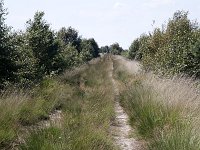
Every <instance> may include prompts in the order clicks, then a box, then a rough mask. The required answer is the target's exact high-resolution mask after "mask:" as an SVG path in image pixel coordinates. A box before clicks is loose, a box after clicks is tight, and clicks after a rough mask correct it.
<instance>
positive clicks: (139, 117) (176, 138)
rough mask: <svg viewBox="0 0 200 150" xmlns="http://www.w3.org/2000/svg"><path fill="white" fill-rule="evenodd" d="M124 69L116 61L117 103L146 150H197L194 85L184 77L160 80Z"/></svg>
mask: <svg viewBox="0 0 200 150" xmlns="http://www.w3.org/2000/svg"><path fill="white" fill-rule="evenodd" d="M120 65H121V67H120ZM124 68H125V67H124V66H123V65H122V64H120V62H118V61H115V76H116V78H117V79H118V80H119V81H120V86H121V92H120V93H121V94H120V102H121V105H122V106H123V107H124V108H125V110H126V112H127V113H128V115H129V117H130V123H131V125H132V126H133V127H135V128H136V129H137V133H138V136H139V137H140V138H142V139H145V140H146V142H147V143H146V144H147V147H148V149H152V150H188V149H191V150H197V149H199V147H200V145H199V144H200V137H199V130H198V126H199V121H197V120H198V118H199V94H198V92H197V89H196V87H195V85H196V82H194V81H192V80H189V79H187V80H186V79H183V78H176V79H173V80H171V79H160V78H158V77H156V76H152V75H151V74H143V73H139V74H130V73H129V72H127V70H126V69H124ZM186 91H187V92H186ZM195 105H196V106H195Z"/></svg>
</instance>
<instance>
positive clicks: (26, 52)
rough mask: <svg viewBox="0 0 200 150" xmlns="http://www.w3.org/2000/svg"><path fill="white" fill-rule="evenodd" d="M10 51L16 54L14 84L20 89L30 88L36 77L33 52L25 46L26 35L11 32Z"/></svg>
mask: <svg viewBox="0 0 200 150" xmlns="http://www.w3.org/2000/svg"><path fill="white" fill-rule="evenodd" d="M11 44H12V49H13V50H14V52H15V54H16V59H15V62H16V67H17V69H18V70H17V72H16V74H15V75H16V77H17V80H16V82H17V83H18V85H21V86H22V87H30V86H31V85H33V83H34V81H35V79H36V75H37V72H36V71H37V70H36V69H37V68H36V66H35V65H36V59H35V57H34V55H33V52H32V51H31V50H30V48H29V46H28V44H27V34H26V33H23V32H22V31H19V32H12V34H11Z"/></svg>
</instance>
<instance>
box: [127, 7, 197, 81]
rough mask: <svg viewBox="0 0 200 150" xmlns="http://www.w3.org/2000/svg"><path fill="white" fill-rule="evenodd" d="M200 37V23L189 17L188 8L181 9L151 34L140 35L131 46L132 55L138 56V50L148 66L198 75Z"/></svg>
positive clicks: (173, 72)
mask: <svg viewBox="0 0 200 150" xmlns="http://www.w3.org/2000/svg"><path fill="white" fill-rule="evenodd" d="M199 37H200V30H199V26H198V24H197V23H196V22H192V21H190V20H189V19H188V12H184V11H177V12H175V13H174V16H173V18H171V19H169V21H168V23H167V25H166V27H164V26H163V27H162V29H160V28H156V29H154V31H153V32H152V33H149V35H145V37H144V36H142V37H140V38H138V39H136V40H135V41H134V42H133V43H132V45H131V47H130V48H129V57H130V58H132V59H133V58H136V53H140V54H141V56H142V57H141V58H142V59H141V61H142V64H143V66H144V68H145V69H146V70H149V69H150V70H154V71H156V72H159V73H164V74H170V75H173V74H180V73H187V74H189V75H195V76H196V77H198V76H199V70H200V68H199V66H200V65H199V62H198V60H199V59H198V56H199V55H198V52H197V49H198V43H199V42H198V39H199Z"/></svg>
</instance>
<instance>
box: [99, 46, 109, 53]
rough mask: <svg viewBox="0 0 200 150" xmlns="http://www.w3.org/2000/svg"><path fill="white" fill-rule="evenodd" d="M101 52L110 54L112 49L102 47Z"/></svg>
mask: <svg viewBox="0 0 200 150" xmlns="http://www.w3.org/2000/svg"><path fill="white" fill-rule="evenodd" d="M100 52H101V53H110V49H109V47H108V46H102V47H101V48H100Z"/></svg>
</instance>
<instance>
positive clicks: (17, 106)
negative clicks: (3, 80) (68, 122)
mask: <svg viewBox="0 0 200 150" xmlns="http://www.w3.org/2000/svg"><path fill="white" fill-rule="evenodd" d="M64 91H65V92H64ZM65 93H66V94H65ZM70 93H72V89H71V87H69V86H66V85H63V84H62V83H60V82H59V81H57V80H55V79H46V80H44V81H43V82H42V83H41V84H40V86H39V87H37V88H35V89H33V90H32V91H31V93H30V92H29V93H28V92H26V93H25V92H22V91H19V90H18V91H16V90H15V91H13V90H7V91H5V92H3V93H2V95H1V96H0V110H1V113H0V121H1V124H0V149H1V148H2V149H3V148H5V149H10V148H11V146H12V142H13V141H15V140H16V139H17V138H18V136H19V135H21V134H22V133H21V132H22V131H21V129H22V128H24V127H23V126H31V125H34V124H36V123H38V122H39V121H41V120H46V119H48V118H49V114H50V113H51V112H53V111H54V110H56V109H58V108H59V107H61V105H62V101H64V100H67V99H68V98H69V95H70Z"/></svg>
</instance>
